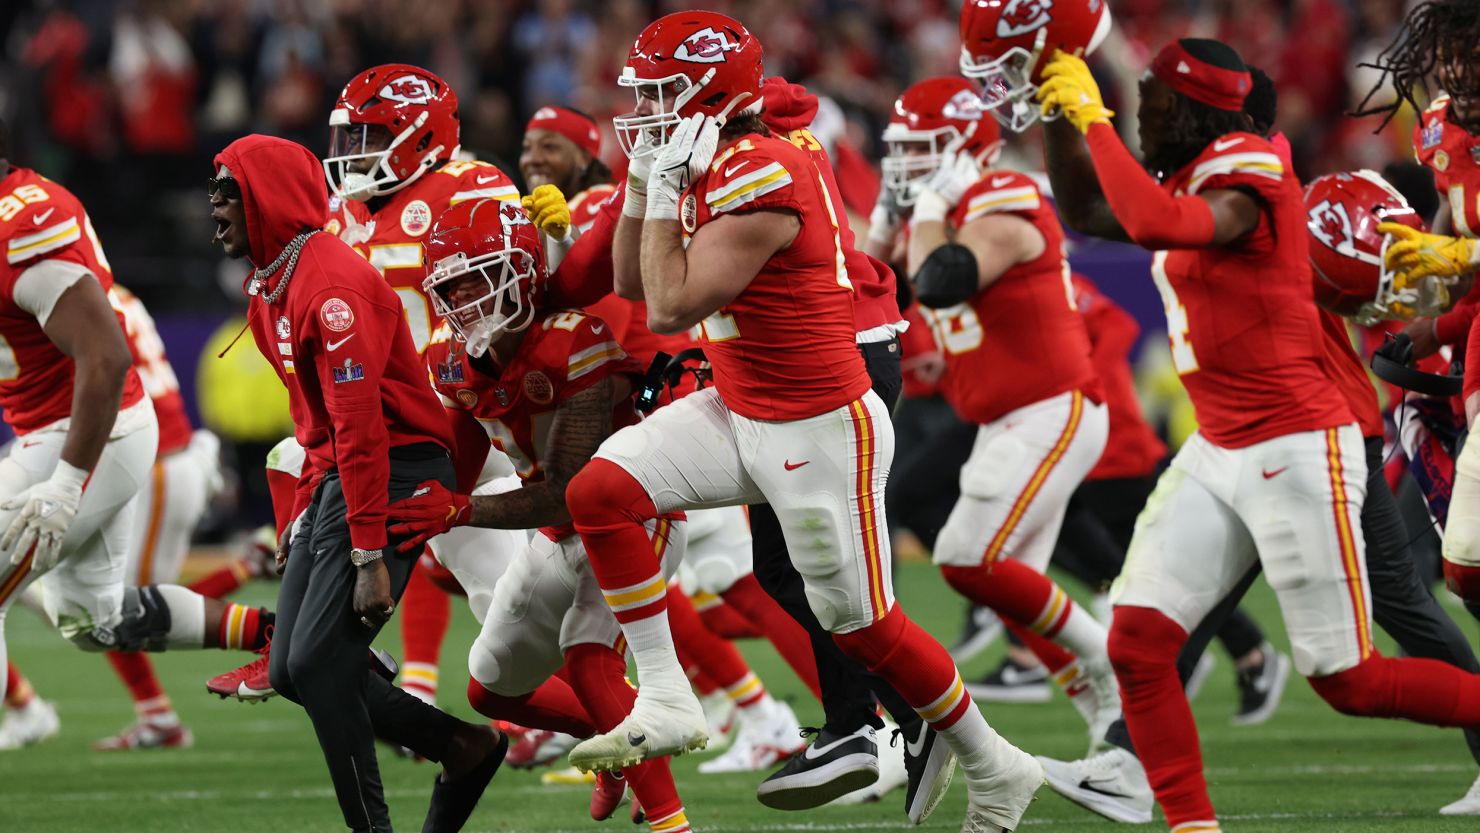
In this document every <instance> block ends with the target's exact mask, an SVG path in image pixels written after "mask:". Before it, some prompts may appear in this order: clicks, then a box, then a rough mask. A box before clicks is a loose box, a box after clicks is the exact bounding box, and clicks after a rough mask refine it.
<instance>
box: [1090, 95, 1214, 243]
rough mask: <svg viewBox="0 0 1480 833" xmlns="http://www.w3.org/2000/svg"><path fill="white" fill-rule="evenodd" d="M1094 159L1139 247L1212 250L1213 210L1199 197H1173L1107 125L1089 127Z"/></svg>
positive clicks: (1112, 201)
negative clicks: (1209, 248) (1206, 248)
mask: <svg viewBox="0 0 1480 833" xmlns="http://www.w3.org/2000/svg"><path fill="white" fill-rule="evenodd" d="M1088 139H1089V151H1090V157H1091V158H1092V159H1093V160H1094V164H1095V174H1096V175H1097V176H1098V177H1099V180H1100V188H1101V190H1103V191H1104V192H1105V199H1106V200H1107V201H1108V202H1109V203H1110V210H1111V211H1113V212H1114V213H1115V218H1116V219H1117V220H1119V221H1120V225H1121V227H1122V228H1124V229H1125V232H1126V234H1128V235H1130V238H1131V239H1132V240H1134V241H1136V243H1137V245H1140V246H1142V247H1144V248H1147V249H1151V250H1161V249H1196V248H1205V247H1207V246H1209V245H1211V244H1212V242H1213V233H1214V223H1213V210H1212V208H1210V207H1209V206H1208V204H1207V202H1205V201H1204V200H1202V199H1201V198H1199V197H1192V196H1188V197H1174V196H1172V195H1171V194H1168V193H1167V192H1166V190H1165V189H1164V188H1162V187H1161V185H1160V184H1158V183H1157V182H1156V180H1154V179H1152V178H1151V175H1150V174H1148V173H1146V170H1145V169H1144V168H1142V167H1141V164H1140V163H1139V162H1137V161H1136V159H1135V157H1133V156H1131V153H1130V151H1128V150H1126V148H1125V145H1124V144H1123V143H1122V142H1121V141H1120V136H1119V135H1117V134H1116V132H1115V128H1113V127H1111V126H1110V125H1108V124H1096V125H1093V126H1091V127H1090V129H1089V134H1088Z"/></svg>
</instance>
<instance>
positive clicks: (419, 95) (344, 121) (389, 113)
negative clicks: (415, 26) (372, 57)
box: [324, 64, 459, 200]
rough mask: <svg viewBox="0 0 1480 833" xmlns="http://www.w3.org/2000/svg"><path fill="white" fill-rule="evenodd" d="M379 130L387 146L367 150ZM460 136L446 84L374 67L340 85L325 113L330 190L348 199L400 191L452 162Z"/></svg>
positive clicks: (414, 70) (402, 69) (420, 73)
mask: <svg viewBox="0 0 1480 833" xmlns="http://www.w3.org/2000/svg"><path fill="white" fill-rule="evenodd" d="M381 129H383V130H385V131H386V132H388V133H389V137H388V138H389V144H388V145H386V147H385V148H384V149H383V150H373V151H367V150H366V149H365V148H366V146H367V145H368V144H370V142H369V140H370V139H371V138H372V136H371V134H372V133H373V132H378V131H379V130H381ZM458 133H459V125H458V118H457V96H456V95H455V94H454V93H453V92H452V88H451V87H449V86H448V85H447V82H446V81H443V80H442V79H441V78H438V77H437V76H435V75H433V74H432V73H430V72H427V71H426V70H424V69H422V68H420V67H414V66H411V65H410V64H382V65H380V66H378V67H371V68H370V69H367V70H365V71H364V72H362V73H360V74H359V75H356V76H355V77H354V78H351V79H350V81H349V83H348V84H345V85H344V91H343V92H341V93H340V94H339V100H338V101H336V102H335V103H334V110H333V112H331V113H330V114H329V157H328V158H327V159H325V160H324V174H325V176H327V177H328V179H329V188H330V189H331V190H332V191H333V192H334V193H335V194H336V195H338V196H340V197H344V198H346V199H352V200H367V199H369V198H371V197H379V196H384V195H386V194H390V193H393V192H395V191H399V190H400V189H402V188H405V187H406V186H407V185H410V184H411V183H413V182H415V181H416V180H417V178H418V177H420V176H421V175H422V174H424V173H426V172H427V171H428V170H431V169H432V168H434V167H436V165H437V164H438V163H440V162H444V161H446V160H448V159H452V158H453V157H454V156H456V155H457V150H458V145H459V138H458ZM377 144H378V142H377Z"/></svg>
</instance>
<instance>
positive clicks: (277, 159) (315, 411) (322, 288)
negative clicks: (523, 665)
mask: <svg viewBox="0 0 1480 833" xmlns="http://www.w3.org/2000/svg"><path fill="white" fill-rule="evenodd" d="M215 161H216V166H217V171H216V178H215V179H214V180H212V182H211V187H210V193H211V209H212V210H211V217H212V219H214V220H215V221H216V224H217V231H216V241H217V242H219V243H221V244H222V245H223V247H224V248H225V250H226V254H227V256H229V257H233V258H240V257H246V258H248V259H249V260H250V261H251V262H252V264H253V265H254V266H256V267H257V269H256V270H255V271H254V272H253V273H252V277H251V278H250V280H249V281H248V283H247V287H246V291H247V294H248V295H250V296H251V300H250V301H249V304H248V310H247V317H248V321H249V326H250V327H251V328H252V336H253V338H254V339H255V340H256V342H257V346H258V348H259V349H260V350H261V351H262V354H263V355H264V356H266V357H267V359H268V361H270V362H271V363H272V365H273V367H274V368H275V369H276V370H277V372H278V376H279V377H280V378H281V379H282V381H283V384H284V385H285V386H287V388H288V395H289V406H288V407H289V411H290V413H291V414H292V416H293V423H294V425H295V426H297V429H296V434H297V437H298V442H299V444H300V445H302V446H303V448H304V449H305V451H306V452H307V455H308V460H309V465H308V466H306V467H305V468H304V473H303V476H302V478H301V479H300V481H299V488H298V491H297V497H296V500H295V501H294V507H293V513H292V514H293V517H294V518H296V520H295V521H294V522H293V530H294V531H293V533H292V544H291V547H290V549H289V550H288V558H287V564H286V568H285V571H284V573H283V583H282V588H281V589H280V590H279V591H278V610H279V612H278V618H277V631H276V635H275V642H276V648H275V650H273V651H272V653H271V657H270V662H269V676H270V678H271V682H272V686H273V688H274V689H276V690H277V692H278V693H280V694H282V695H283V696H285V697H287V698H288V699H290V700H293V701H294V702H297V703H300V704H301V705H302V706H303V708H304V710H305V711H307V712H308V716H309V719H310V720H312V721H313V724H314V731H315V732H316V733H317V734H318V737H319V745H320V746H321V747H322V748H323V750H324V757H325V759H326V761H327V762H328V765H329V774H330V778H331V779H332V781H333V783H334V791H335V794H336V795H337V797H338V799H339V806H340V810H341V811H342V812H343V813H344V820H345V823H346V824H347V825H348V826H349V827H350V828H351V829H352V830H355V831H376V833H380V831H390V830H391V823H390V815H389V813H388V811H387V809H386V805H385V797H384V794H383V791H382V789H381V785H380V774H379V770H378V768H377V765H376V760H375V746H374V739H375V737H377V736H379V737H383V738H386V739H387V740H390V741H391V742H393V743H395V744H397V745H399V746H406V747H409V748H411V749H413V750H415V751H416V752H417V753H418V754H420V755H422V756H423V757H426V758H429V759H431V760H433V761H440V762H442V764H443V773H442V774H441V775H440V776H439V777H438V778H437V780H436V782H435V786H434V788H433V791H432V802H431V809H430V810H429V812H428V815H427V822H426V826H425V828H424V830H425V831H455V830H458V829H460V828H461V827H462V825H463V823H464V822H465V821H467V818H468V816H469V815H470V814H471V813H472V810H473V807H474V805H475V804H476V803H477V801H478V798H479V796H481V795H482V792H483V789H484V788H485V787H486V786H487V784H488V782H489V780H490V779H492V777H493V774H494V772H495V771H497V769H498V766H499V764H500V763H501V762H502V761H503V757H504V752H505V751H506V750H507V748H508V747H507V741H506V739H505V738H504V737H503V736H502V735H500V734H499V733H498V732H496V731H494V730H492V729H490V728H488V727H486V726H475V725H473V724H470V723H464V722H463V721H460V720H458V719H456V718H454V717H452V716H451V715H448V714H445V713H443V712H441V711H439V710H438V709H436V708H434V707H432V706H429V705H427V704H425V703H423V702H422V701H420V700H418V699H417V698H415V697H413V696H411V695H409V694H406V693H405V692H403V691H401V690H400V689H398V688H396V687H394V686H392V685H390V684H389V683H388V682H386V681H385V680H384V679H383V678H382V677H381V676H380V675H378V674H375V673H371V667H370V665H369V662H368V660H367V657H368V656H369V647H370V643H371V641H372V640H374V638H375V635H376V634H377V633H379V631H380V628H381V626H383V625H384V624H385V623H386V621H387V620H389V619H390V616H391V614H392V613H393V612H394V610H395V605H396V601H397V599H399V598H400V595H401V593H402V591H404V590H405V588H406V581H407V578H408V577H409V576H410V573H411V569H412V566H413V565H414V564H415V563H416V559H417V557H418V556H419V555H420V548H419V547H417V548H413V549H412V550H411V551H410V552H406V553H398V552H396V551H395V549H394V548H393V547H391V546H389V543H390V542H389V541H388V540H387V535H386V505H387V503H388V502H389V500H390V499H400V498H404V497H408V496H410V495H411V493H412V492H413V491H414V490H415V488H416V484H417V483H420V482H421V481H424V480H438V481H440V482H442V483H443V484H444V485H446V486H448V487H451V486H452V485H453V483H454V473H453V467H452V461H451V459H450V458H449V457H448V448H449V447H450V445H451V436H450V432H449V429H448V426H447V422H446V418H445V416H444V415H443V411H442V406H441V405H440V404H439V403H438V401H437V399H436V395H435V394H434V393H433V392H432V391H431V388H430V387H429V386H428V385H427V383H426V372H425V370H424V369H423V368H422V366H421V362H420V361H419V360H418V358H417V353H416V347H415V345H414V344H413V342H412V339H411V331H410V329H409V328H408V327H407V325H406V320H405V316H404V315H403V310H402V307H401V301H400V299H399V298H398V297H397V296H396V294H395V292H394V291H392V290H391V288H390V287H389V286H388V285H387V284H386V283H385V281H384V280H382V279H381V277H380V275H379V273H378V272H376V270H375V268H374V267H372V266H370V265H369V264H368V263H367V262H366V261H365V260H364V259H363V258H361V257H360V256H359V255H357V254H355V252H354V250H352V249H351V248H349V246H347V245H345V244H344V243H342V242H340V241H339V240H338V239H336V238H335V237H334V236H333V235H329V234H321V233H319V232H318V231H317V230H318V229H319V228H321V227H322V226H323V224H324V220H325V219H326V217H327V216H328V195H327V194H326V193H325V189H324V181H323V177H322V175H321V173H320V168H319V161H318V159H317V158H316V157H315V156H314V155H313V154H312V153H310V152H309V151H308V149H307V148H304V147H302V146H301V145H297V144H294V143H292V142H288V141H285V140H282V139H274V138H270V137H266V136H247V137H245V138H243V139H239V140H237V141H236V142H233V143H232V144H231V145H229V146H228V147H227V148H226V149H225V150H224V151H222V152H221V153H220V154H219V155H217V157H216V160H215ZM269 177H270V180H271V186H270V187H266V183H267V182H268V179H269ZM254 182H255V183H261V184H262V185H263V186H264V187H260V188H255V189H254V187H253V183H254Z"/></svg>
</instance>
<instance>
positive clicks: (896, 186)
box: [882, 76, 1002, 206]
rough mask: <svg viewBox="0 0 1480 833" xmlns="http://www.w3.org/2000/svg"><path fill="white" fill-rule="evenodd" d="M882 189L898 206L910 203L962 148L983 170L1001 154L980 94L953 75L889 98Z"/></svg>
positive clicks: (994, 126) (999, 141) (998, 136)
mask: <svg viewBox="0 0 1480 833" xmlns="http://www.w3.org/2000/svg"><path fill="white" fill-rule="evenodd" d="M884 143H885V145H886V146H887V148H888V150H887V152H886V153H885V155H884V159H883V162H882V167H883V171H884V187H885V188H888V189H889V190H890V192H891V193H892V194H893V195H894V199H895V201H896V202H898V203H899V204H900V205H905V206H908V205H914V204H915V198H916V197H917V196H919V193H920V185H921V183H923V182H924V181H925V178H926V177H928V176H930V175H931V174H933V173H935V171H936V170H938V169H939V168H940V166H941V165H944V164H945V163H946V162H947V161H948V160H949V158H950V154H953V153H956V152H958V151H965V152H966V153H969V154H971V155H972V156H973V157H974V158H975V159H976V160H977V162H978V163H979V164H980V165H981V166H982V167H983V168H987V167H990V166H992V165H993V164H995V163H996V162H997V157H998V156H1001V155H1002V133H1001V131H1000V130H998V129H997V123H996V122H994V121H992V120H991V119H989V118H986V113H985V111H984V110H983V109H982V100H981V96H980V95H978V94H977V91H976V89H975V88H974V87H973V86H972V85H971V82H970V81H967V80H966V79H964V78H960V77H957V76H945V77H942V78H927V79H926V80H924V81H921V82H920V83H918V84H915V85H914V86H912V87H910V88H909V89H907V90H905V91H904V93H903V94H901V95H900V96H899V100H897V101H895V102H894V113H893V114H892V115H891V116H890V117H889V125H888V126H887V127H885V128H884Z"/></svg>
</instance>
